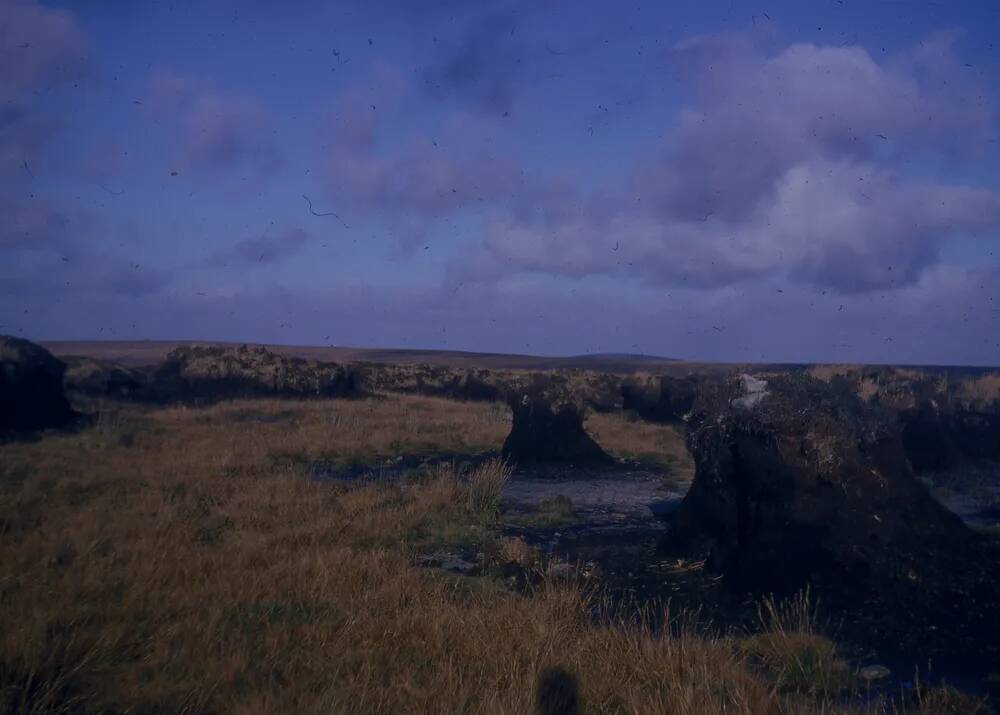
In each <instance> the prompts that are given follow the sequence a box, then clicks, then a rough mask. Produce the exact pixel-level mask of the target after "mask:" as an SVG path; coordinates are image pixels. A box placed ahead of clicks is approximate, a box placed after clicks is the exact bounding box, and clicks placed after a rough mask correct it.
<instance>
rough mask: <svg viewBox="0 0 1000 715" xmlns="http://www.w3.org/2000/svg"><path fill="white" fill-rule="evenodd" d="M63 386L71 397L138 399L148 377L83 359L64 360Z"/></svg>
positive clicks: (69, 358)
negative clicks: (65, 367)
mask: <svg viewBox="0 0 1000 715" xmlns="http://www.w3.org/2000/svg"><path fill="white" fill-rule="evenodd" d="M64 360H65V361H66V366H67V369H66V375H65V376H64V378H63V382H64V384H65V387H66V392H67V394H69V395H71V396H74V397H91V398H101V397H115V398H139V397H141V395H142V393H143V391H144V390H145V389H146V388H147V384H148V382H149V378H148V375H147V374H146V373H144V372H142V371H141V370H134V369H130V368H127V367H124V366H122V365H116V364H114V363H110V362H105V361H102V360H94V359H91V358H86V357H66V358H64Z"/></svg>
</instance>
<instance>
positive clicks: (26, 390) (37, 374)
mask: <svg viewBox="0 0 1000 715" xmlns="http://www.w3.org/2000/svg"><path fill="white" fill-rule="evenodd" d="M65 371H66V365H65V363H63V362H62V361H61V360H58V359H56V358H55V357H53V356H52V353H50V352H49V351H48V350H46V349H45V348H43V347H42V346H40V345H36V344H35V343H32V342H30V341H28V340H23V339H21V338H16V337H13V336H10V335H3V336H0V432H23V431H33V430H39V429H45V428H49V427H64V426H66V425H68V424H69V423H70V422H71V421H72V420H73V419H74V418H75V416H76V413H74V412H73V409H72V408H71V407H70V404H69V401H68V400H67V399H66V393H65V391H64V388H63V374H64V373H65Z"/></svg>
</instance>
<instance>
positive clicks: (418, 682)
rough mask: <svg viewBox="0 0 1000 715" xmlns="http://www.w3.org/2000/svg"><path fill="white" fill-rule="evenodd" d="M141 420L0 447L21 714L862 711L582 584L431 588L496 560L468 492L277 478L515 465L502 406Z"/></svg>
mask: <svg viewBox="0 0 1000 715" xmlns="http://www.w3.org/2000/svg"><path fill="white" fill-rule="evenodd" d="M248 414H249V415H251V416H253V415H256V416H257V417H256V418H254V419H250V418H248ZM261 415H263V417H261ZM257 418H259V419H257ZM122 419H128V420H131V419H138V420H139V423H140V424H142V425H144V428H143V429H141V430H137V431H136V432H135V434H134V435H133V438H132V439H131V440H128V441H127V442H122V441H121V440H118V439H108V438H107V437H106V436H105V435H104V434H101V433H100V432H101V430H110V432H111V433H112V434H114V433H115V432H116V430H117V429H118V427H117V426H116V425H117V424H118V418H114V420H111V421H110V422H108V423H107V425H105V426H102V425H101V424H100V423H98V425H97V426H95V427H93V428H91V429H90V430H88V431H85V432H83V433H81V434H78V435H51V436H47V437H45V438H43V439H42V440H41V441H39V442H36V443H27V444H7V445H2V446H0V711H2V712H26V713H32V712H34V713H41V712H60V711H62V712H69V711H72V712H98V711H105V712H107V711H111V712H120V711H126V710H127V711H129V712H136V713H154V712H155V713H180V712H189V713H196V712H239V713H277V712H302V713H320V712H323V713H328V712H384V713H390V712H392V713H396V712H434V713H437V712H490V713H524V712H529V711H531V709H532V703H533V698H534V693H533V689H534V686H535V682H536V679H537V677H538V674H539V673H540V672H541V671H542V670H543V669H545V668H547V667H559V668H562V669H565V670H566V671H567V672H568V673H570V674H571V675H572V676H574V677H575V678H576V679H577V682H578V683H579V687H580V693H581V698H582V700H583V702H584V704H585V707H586V709H587V711H588V712H637V713H646V712H648V713H653V712H657V713H660V712H666V713H691V714H694V713H699V714H700V713H721V712H726V713H748V714H749V713H753V714H758V713H760V714H764V713H819V712H862V710H853V709H851V708H846V707H834V706H833V705H832V704H830V703H827V702H825V701H824V700H822V699H821V698H817V696H815V695H812V694H809V693H803V692H799V691H789V692H783V691H781V690H779V688H778V687H777V686H776V684H775V683H774V681H773V680H772V679H770V676H769V675H768V673H767V672H762V671H758V670H757V669H755V667H754V666H753V663H752V660H751V658H750V656H748V655H747V654H746V653H745V649H743V648H742V647H740V645H739V643H738V642H737V641H734V640H729V639H719V638H713V637H706V636H702V635H699V634H697V633H695V632H693V631H691V630H689V629H688V630H684V629H682V631H681V632H678V633H673V634H670V633H661V634H656V633H654V632H653V631H651V630H650V629H648V628H643V627H641V626H625V625H621V626H599V625H596V624H594V623H593V621H592V619H591V617H590V607H591V602H590V600H589V597H588V596H587V594H586V593H584V592H582V591H581V590H580V588H579V587H577V586H576V585H574V584H573V583H561V582H560V583H550V584H547V585H546V584H543V586H542V587H541V588H540V589H538V591H537V592H536V593H534V594H533V595H532V596H531V597H525V596H522V595H520V594H517V593H512V592H509V591H507V590H506V589H505V588H504V587H503V586H502V585H501V584H499V583H498V582H494V581H492V580H489V579H483V578H460V577H452V576H445V575H441V574H437V573H433V572H429V571H427V570H422V569H419V568H417V567H415V566H413V565H412V564H413V558H414V556H415V554H417V553H418V552H420V550H421V549H423V548H424V547H425V545H426V542H427V540H428V538H431V537H434V538H441V535H442V534H449V533H450V534H452V535H457V536H461V537H463V538H470V536H471V538H479V539H489V538H495V536H491V535H490V533H488V532H487V531H485V530H484V529H483V527H481V526H479V525H478V524H477V522H476V520H475V518H474V516H473V515H471V514H470V513H469V511H468V509H467V502H466V493H465V491H464V486H463V483H462V482H461V480H460V479H457V478H456V476H455V474H454V471H453V470H447V469H441V470H438V471H437V472H435V473H433V474H431V475H429V476H427V477H426V478H425V479H423V480H421V481H419V482H416V483H412V484H401V485H395V486H375V485H369V486H365V487H359V488H346V487H336V486H332V485H329V484H320V483H316V482H313V481H311V480H310V479H308V478H307V477H306V476H305V474H304V473H303V471H302V469H301V468H300V467H298V466H296V464H297V463H295V462H294V461H291V462H275V461H274V460H273V459H272V458H271V455H273V454H274V453H275V452H277V451H285V452H289V451H290V452H302V453H305V454H308V455H311V456H315V455H320V454H323V455H330V454H332V455H334V456H335V457H339V456H341V454H348V455H357V454H359V453H362V452H364V453H366V454H368V455H369V456H371V455H378V456H379V457H381V456H384V455H388V454H392V453H393V452H394V451H397V450H401V449H406V450H409V449H430V448H431V447H432V446H436V448H438V449H448V450H456V451H458V450H469V449H474V448H480V447H495V446H496V445H497V444H498V442H499V440H500V439H502V437H503V434H504V433H505V431H506V427H505V426H502V425H500V424H497V422H496V419H495V417H494V416H491V413H490V408H489V406H484V405H471V404H470V405H463V404H457V403H448V404H443V403H441V402H440V401H434V400H427V399H422V398H405V399H392V400H385V401H381V402H369V403H354V402H308V403H294V402H280V403H279V402H274V403H269V402H259V401H254V402H234V403H228V404H222V405H218V406H215V407H211V408H207V409H198V410H193V409H182V408H173V409H166V410H159V411H151V412H147V413H144V414H142V415H139V416H135V415H127V416H126V417H125V418H122ZM109 420H110V418H109ZM109 425H110V426H109ZM95 432H98V434H95ZM449 529H451V530H452V531H451V532H449V531H448V530H449ZM928 697H930V696H928ZM935 697H937V696H935ZM941 697H944V696H941ZM868 711H869V710H865V712H868ZM870 711H871V712H875V711H876V710H875V709H874V708H872V709H871V710H870ZM928 712H930V711H928Z"/></svg>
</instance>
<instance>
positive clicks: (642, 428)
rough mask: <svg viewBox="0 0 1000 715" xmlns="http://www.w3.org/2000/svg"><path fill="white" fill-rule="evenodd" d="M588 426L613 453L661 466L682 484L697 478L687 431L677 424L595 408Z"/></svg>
mask: <svg viewBox="0 0 1000 715" xmlns="http://www.w3.org/2000/svg"><path fill="white" fill-rule="evenodd" d="M586 428H587V431H588V432H589V433H590V435H591V436H592V437H593V438H594V439H595V440H596V441H597V442H598V443H599V444H600V445H601V446H602V447H604V449H605V450H607V451H608V452H609V453H610V454H612V455H614V456H616V457H624V458H626V459H632V460H637V461H641V462H646V463H648V464H652V465H655V466H658V467H660V468H662V469H664V470H666V471H667V472H668V474H669V475H670V481H671V483H673V484H674V485H675V486H677V487H678V488H686V486H687V485H688V484H689V483H690V481H691V479H693V478H694V462H693V461H692V459H691V455H690V454H689V453H688V451H687V447H686V446H685V444H684V435H683V432H682V431H681V429H680V428H678V427H676V426H674V425H666V424H654V423H651V422H643V421H641V420H639V419H636V418H635V417H634V416H631V415H630V414H629V413H622V412H608V413H599V412H593V413H590V414H588V416H587V422H586Z"/></svg>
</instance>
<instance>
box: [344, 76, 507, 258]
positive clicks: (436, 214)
mask: <svg viewBox="0 0 1000 715" xmlns="http://www.w3.org/2000/svg"><path fill="white" fill-rule="evenodd" d="M401 86H402V85H401V80H399V78H398V76H395V75H388V76H387V77H384V78H383V84H382V88H381V89H378V90H370V91H358V92H353V93H348V94H347V95H345V96H344V97H343V98H342V105H343V106H344V110H343V111H342V112H341V113H340V114H339V115H338V116H337V117H335V118H334V120H333V122H332V125H331V127H330V133H331V142H330V148H329V160H328V163H327V167H326V173H327V176H328V177H329V179H328V186H329V191H328V193H329V200H330V201H331V202H332V203H333V205H334V206H345V205H346V206H350V208H351V211H355V212H363V213H365V214H367V215H369V216H376V217H378V218H380V219H382V220H384V221H387V222H388V223H389V224H390V226H391V228H392V229H393V230H394V231H395V233H396V234H397V235H398V236H399V238H400V240H401V243H402V244H403V245H404V247H412V246H414V245H416V244H417V243H419V241H420V240H422V236H423V229H424V227H426V225H427V224H428V223H429V222H432V221H436V220H439V219H441V218H443V217H446V216H450V215H453V214H455V213H458V212H461V211H463V210H466V209H475V208H478V207H482V206H488V205H490V204H492V203H493V202H495V201H497V200H498V199H500V198H502V197H505V196H508V195H509V194H510V193H511V192H513V191H514V190H515V189H516V187H517V186H518V182H519V167H518V165H517V163H516V162H514V161H513V160H512V159H510V158H509V156H508V154H507V152H506V151H505V148H504V147H503V146H502V144H501V142H500V140H499V134H500V131H499V127H498V125H497V123H496V122H495V121H493V120H490V119H484V118H482V117H477V116H474V115H470V114H466V113H457V114H453V115H451V116H450V117H449V118H448V119H447V120H445V122H444V123H443V125H441V126H440V127H439V128H438V129H439V131H438V132H437V133H435V134H425V135H423V136H411V137H409V138H408V139H404V140H402V141H401V142H390V140H389V138H388V137H389V134H390V132H391V130H392V129H393V127H394V126H395V123H396V122H397V121H398V120H399V119H400V117H401V114H402V112H401V110H399V109H397V108H396V107H393V106H392V99H391V95H394V94H398V92H399V91H400V89H399V88H400V87H401ZM387 95H390V96H387ZM383 98H386V101H385V102H383V101H381V100H382V99H383ZM373 107H374V108H373ZM342 215H344V214H342Z"/></svg>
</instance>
